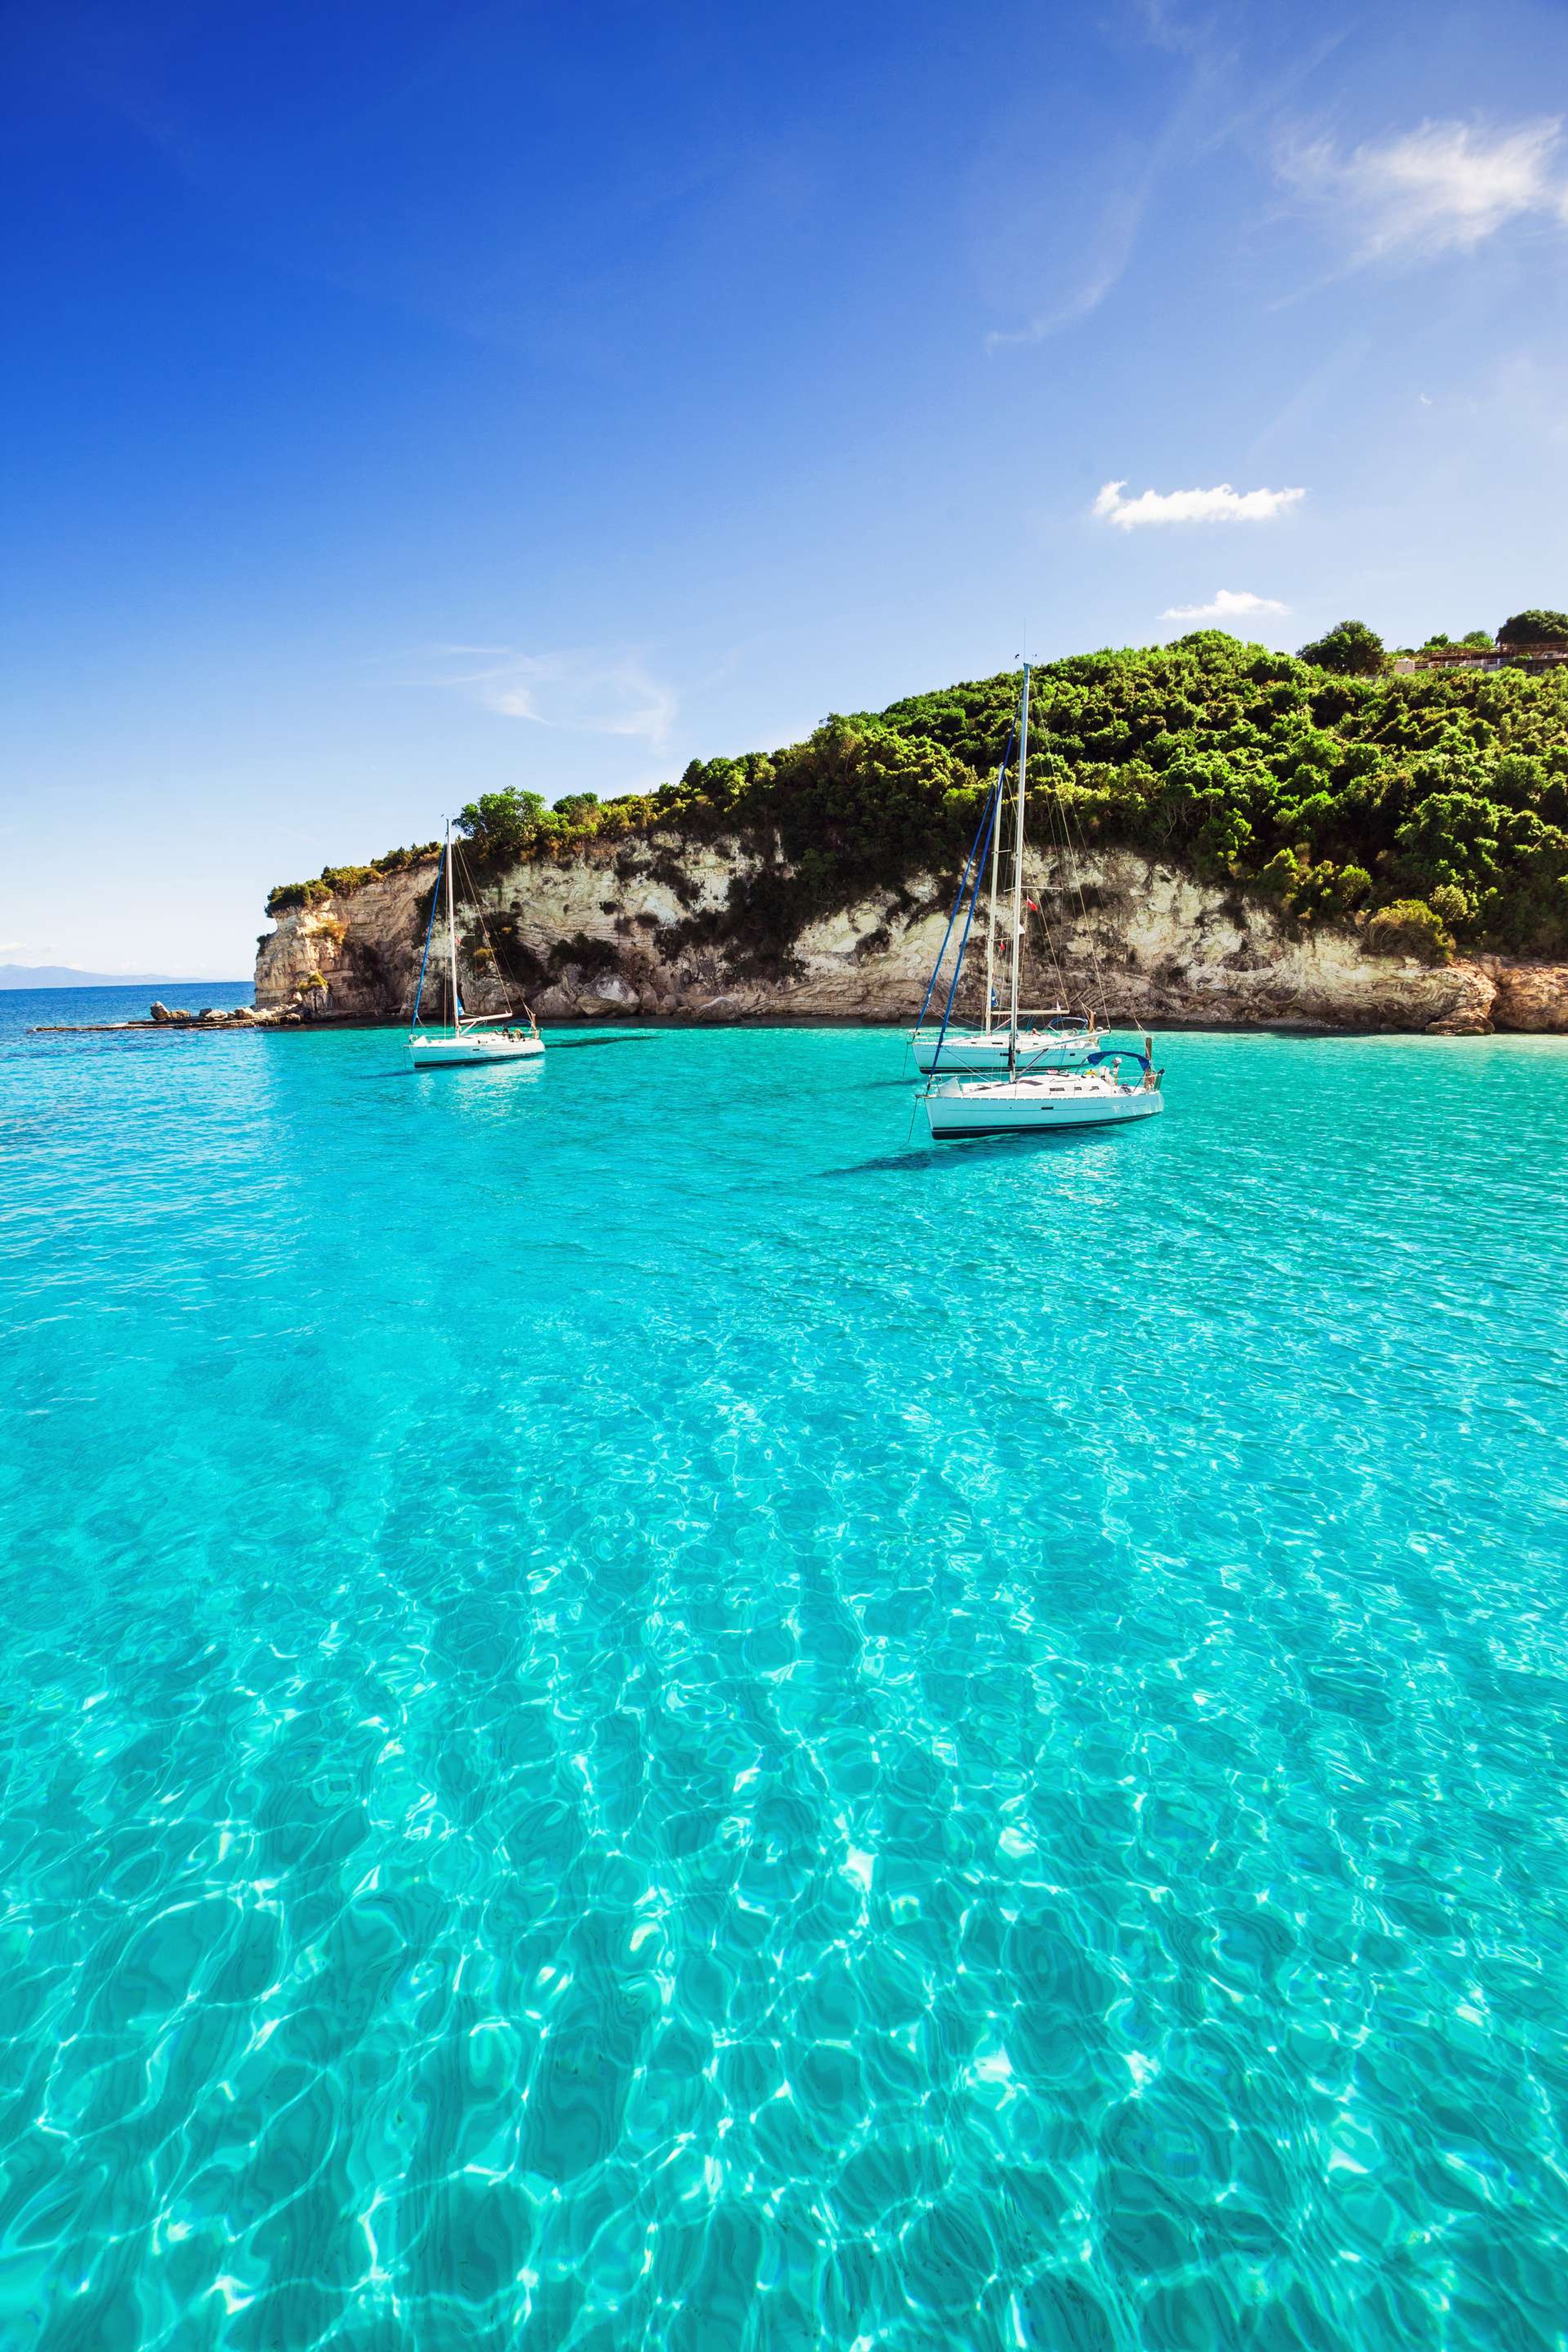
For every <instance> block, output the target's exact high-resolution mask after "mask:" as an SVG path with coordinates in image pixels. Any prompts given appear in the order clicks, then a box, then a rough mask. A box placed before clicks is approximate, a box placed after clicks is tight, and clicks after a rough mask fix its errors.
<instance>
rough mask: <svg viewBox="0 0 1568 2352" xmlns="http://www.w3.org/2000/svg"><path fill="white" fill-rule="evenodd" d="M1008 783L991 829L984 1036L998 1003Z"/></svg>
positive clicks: (999, 790)
mask: <svg viewBox="0 0 1568 2352" xmlns="http://www.w3.org/2000/svg"><path fill="white" fill-rule="evenodd" d="M1005 782H1006V773H1005V769H1004V772H1003V774H1002V775H1001V776H999V777H998V778H997V780H996V817H995V822H994V824H993V825H992V827H991V907H990V911H989V913H988V914H987V916H986V918H985V1023H984V1035H985V1036H987V1037H989V1036H990V1034H991V1008H992V1006H993V1005H994V1003H995V1002H996V868H997V866H998V864H999V862H1000V859H1001V856H1002V787H1003V785H1004V783H1005Z"/></svg>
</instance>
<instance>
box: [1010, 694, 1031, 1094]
mask: <svg viewBox="0 0 1568 2352" xmlns="http://www.w3.org/2000/svg"><path fill="white" fill-rule="evenodd" d="M1028 771H1029V665H1028V663H1027V662H1026V663H1025V664H1024V716H1023V719H1022V722H1021V724H1020V727H1019V730H1018V822H1017V825H1016V830H1015V832H1014V835H1013V974H1012V985H1011V987H1010V989H1009V992H1008V1003H1007V1076H1008V1077H1009V1078H1016V1076H1017V1075H1018V967H1019V965H1020V964H1021V963H1022V962H1023V961H1024V782H1025V778H1026V776H1027V774H1028Z"/></svg>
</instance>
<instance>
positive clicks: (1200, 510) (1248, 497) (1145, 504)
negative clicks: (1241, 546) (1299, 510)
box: [1094, 482, 1307, 530]
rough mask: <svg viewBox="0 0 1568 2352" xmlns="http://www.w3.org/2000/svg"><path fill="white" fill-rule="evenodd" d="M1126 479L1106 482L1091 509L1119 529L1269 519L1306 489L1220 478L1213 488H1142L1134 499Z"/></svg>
mask: <svg viewBox="0 0 1568 2352" xmlns="http://www.w3.org/2000/svg"><path fill="white" fill-rule="evenodd" d="M1126 488H1127V485H1126V483H1125V482H1107V483H1106V485H1105V487H1104V488H1103V489H1102V490H1101V491H1100V496H1099V497H1098V498H1097V499H1096V500H1095V502H1094V511H1095V513H1096V514H1097V515H1098V516H1100V520H1102V521H1104V522H1113V523H1114V524H1115V525H1116V527H1117V529H1118V530H1140V529H1141V528H1142V526H1143V524H1145V523H1155V522H1272V521H1273V520H1274V518H1275V516H1276V515H1280V514H1283V513H1284V512H1285V510H1286V509H1287V508H1288V507H1293V506H1295V505H1296V504H1297V503H1298V502H1299V501H1300V499H1304V498H1305V497H1306V495H1307V493H1306V491H1305V490H1233V489H1232V488H1231V487H1230V484H1229V483H1228V482H1221V483H1220V484H1219V486H1218V487H1217V488H1215V489H1212V490H1143V491H1141V492H1140V494H1139V496H1138V497H1137V498H1135V499H1128V498H1123V497H1122V495H1121V494H1122V492H1123V491H1124V490H1125V489H1126Z"/></svg>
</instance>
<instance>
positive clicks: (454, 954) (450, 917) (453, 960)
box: [447, 817, 458, 1036]
mask: <svg viewBox="0 0 1568 2352" xmlns="http://www.w3.org/2000/svg"><path fill="white" fill-rule="evenodd" d="M447 964H448V967H449V969H450V971H451V975H452V977H451V982H450V986H451V990H452V1034H453V1035H454V1036H456V1035H457V1034H458V919H457V916H456V915H455V914H454V912H453V910H452V820H451V818H450V817H448V818H447Z"/></svg>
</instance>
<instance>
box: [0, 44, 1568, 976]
mask: <svg viewBox="0 0 1568 2352" xmlns="http://www.w3.org/2000/svg"><path fill="white" fill-rule="evenodd" d="M0 47H3V50H4V65H5V71H4V74H3V75H0V87H3V89H4V93H5V94H4V96H3V98H0V174H3V176H4V181H5V202H6V210H7V215H8V217H9V219H10V222H11V223H12V235H11V236H10V237H8V238H7V240H6V241H5V251H4V257H3V258H0V276H3V278H4V281H5V282H4V287H3V295H4V301H5V320H6V324H7V337H6V341H7V345H8V355H7V361H6V365H5V370H4V372H3V375H0V468H3V470H4V485H3V488H4V514H5V551H6V561H5V566H4V570H3V573H0V603H3V614H0V618H3V623H4V627H3V632H0V647H3V650H0V665H3V668H4V677H3V679H0V687H3V689H4V690H3V696H0V701H3V710H4V715H3V716H0V776H3V777H4V780H5V782H4V800H5V805H4V808H3V809H0V845H3V850H4V854H3V856H0V960H11V961H25V962H43V961H66V962H73V963H77V964H81V965H86V966H90V967H92V968H97V969H107V970H113V969H117V968H126V969H132V968H134V969H148V968H151V967H152V966H153V965H157V966H159V967H160V968H167V969H170V970H174V971H188V972H190V973H192V974H201V975H205V976H211V977H217V976H219V975H222V974H228V973H243V972H244V971H247V970H248V968H249V961H250V958H251V955H252V953H253V950H254V942H255V937H256V934H257V932H258V930H259V929H262V928H263V918H262V915H261V901H262V898H263V897H264V895H265V892H266V890H267V888H268V885H269V884H271V883H272V882H274V881H279V880H285V879H292V878H295V877H299V876H301V875H305V874H309V873H313V872H314V871H316V870H317V869H318V868H319V867H320V866H321V865H322V864H323V863H324V862H327V861H334V862H338V861H347V860H352V859H356V858H361V857H364V856H372V855H374V854H375V853H377V852H379V851H381V850H384V849H386V848H389V847H391V846H393V845H395V844H397V843H401V842H405V841H410V840H420V839H426V838H428V837H429V836H430V835H433V834H434V833H435V832H436V831H437V826H438V823H439V820H440V817H441V815H442V814H443V812H444V811H445V810H447V809H448V808H452V807H456V806H458V805H459V804H460V803H462V802H463V801H464V800H466V799H468V798H470V797H471V796H472V795H473V794H474V793H476V792H479V791H481V790H488V789H491V788H493V787H495V786H497V785H500V784H502V783H507V782H515V783H519V784H524V785H528V786H531V787H533V788H534V789H537V790H540V791H542V792H544V793H547V794H549V795H550V796H552V797H554V796H555V795H557V794H559V793H563V792H567V791H574V790H581V789H584V788H589V789H593V790H596V791H598V792H600V793H614V792H617V791H625V790H627V789H630V788H632V787H635V786H640V785H644V784H648V783H651V782H658V781H659V780H661V779H662V778H664V777H667V776H671V775H675V774H678V773H679V771H680V769H681V768H682V767H683V766H684V765H685V764H686V761H688V760H689V759H690V758H691V757H693V756H694V755H702V756H706V755H709V754H711V753H714V752H717V751H738V750H743V749H748V748H752V747H760V748H767V747H771V746H773V745H774V744H776V743H780V742H784V741H787V740H792V739H794V738H795V737H797V736H799V735H800V734H802V733H804V732H805V731H806V730H808V729H809V728H810V727H811V726H812V725H813V724H814V723H815V722H816V720H817V719H819V718H821V717H822V716H823V715H824V714H825V713H826V712H827V711H828V710H830V709H863V708H871V707H876V706H878V705H880V704H882V703H884V702H887V701H889V700H890V699H891V698H893V697H895V696H896V695H899V694H902V693H907V692H911V691H914V690H917V689H919V688H925V687H930V686H937V685H941V684H944V683H946V682H947V681H949V680H950V679H952V678H957V677H972V676H977V675H985V674H988V673H989V672H991V671H993V670H995V669H998V668H1001V667H1005V666H1006V665H1008V664H1010V663H1012V662H1014V661H1015V660H1016V658H1017V656H1018V655H1019V654H1020V652H1021V651H1022V650H1023V648H1024V646H1025V644H1026V643H1027V646H1028V648H1029V650H1030V651H1031V652H1032V653H1033V654H1035V655H1037V656H1049V655H1051V654H1054V653H1058V652H1064V651H1070V650H1078V649H1080V648H1083V647H1087V646H1097V645H1104V644H1128V643H1134V642H1147V641H1151V640H1153V639H1157V638H1159V637H1161V636H1163V635H1176V634H1179V633H1180V632H1181V630H1182V629H1184V628H1185V627H1189V626H1193V625H1197V619H1198V618H1199V617H1201V616H1202V615H1203V614H1205V612H1207V611H1209V610H1211V609H1212V608H1214V607H1215V604H1216V602H1217V601H1219V600H1220V597H1221V592H1224V593H1225V597H1226V599H1228V600H1230V601H1229V602H1228V604H1226V612H1225V614H1224V615H1222V617H1224V618H1225V621H1226V625H1230V626H1233V627H1235V628H1236V629H1237V631H1238V633H1239V634H1243V635H1257V636H1261V637H1263V638H1264V639H1265V640H1267V641H1268V642H1271V643H1275V644H1279V645H1288V646H1295V645H1298V644H1300V643H1301V642H1302V641H1304V640H1305V639H1306V638H1307V637H1308V636H1310V635H1312V634H1314V633H1315V632H1316V631H1318V630H1319V629H1320V628H1321V627H1322V626H1323V625H1326V624H1328V623H1330V622H1332V621H1334V620H1336V619H1338V618H1340V617H1341V616H1342V615H1344V614H1354V615H1357V616H1359V617H1363V618H1365V619H1368V620H1370V621H1371V622H1372V623H1373V625H1374V626H1376V627H1378V628H1380V629H1381V630H1382V631H1383V632H1384V635H1386V636H1387V637H1388V638H1389V640H1390V641H1391V642H1394V641H1404V640H1406V639H1408V638H1410V637H1412V636H1414V637H1415V638H1416V639H1419V638H1420V637H1422V636H1425V635H1427V634H1429V633H1430V632H1431V631H1433V630H1436V629H1448V630H1450V631H1453V632H1456V633H1457V632H1459V631H1462V630H1464V629H1468V628H1471V627H1475V626H1478V625H1489V626H1491V625H1496V623H1497V622H1498V621H1499V620H1500V619H1501V618H1502V617H1503V616H1504V615H1505V614H1507V613H1509V612H1510V611H1513V610H1515V609H1517V608H1518V607H1519V606H1521V605H1522V604H1541V603H1546V604H1558V605H1563V604H1568V531H1565V529H1564V524H1565V521H1568V516H1565V512H1564V508H1565V492H1568V299H1565V291H1564V288H1565V279H1564V262H1565V260H1568V131H1565V130H1564V127H1563V123H1562V122H1561V121H1559V120H1558V119H1557V116H1556V115H1555V113H1554V112H1553V107H1552V100H1553V94H1554V93H1556V94H1558V96H1559V99H1560V101H1561V103H1562V104H1563V109H1564V110H1565V111H1568V96H1564V95H1563V94H1564V93H1568V11H1565V10H1564V9H1563V7H1562V6H1561V5H1552V6H1545V5H1531V0H1494V5H1489V6H1487V7H1485V8H1481V7H1479V6H1473V5H1472V6H1466V7H1445V6H1444V5H1441V0H1426V5H1420V6H1405V5H1400V0H1385V4H1384V5H1381V6H1379V7H1378V8H1377V9H1375V10H1370V11H1369V10H1366V9H1364V8H1363V7H1358V8H1352V7H1349V6H1346V7H1343V8H1339V9H1336V8H1335V6H1333V5H1331V0H1330V5H1323V0H1319V5H1313V6H1311V7H1304V6H1297V5H1293V0H1279V5H1273V6H1270V7H1268V8H1264V7H1261V6H1253V7H1236V6H1228V5H1225V0H1216V5H1214V6H1211V7H1198V6H1194V7H1190V8H1189V7H1188V6H1186V5H1184V0H1105V5H1102V6H1100V7H1099V8H1095V7H1094V6H1092V5H1091V6H1089V7H1088V8H1081V7H1077V6H1075V7H1070V8H1069V7H1060V6H1055V5H1049V6H1042V5H1029V6H1024V5H1011V0H1001V5H992V6H990V7H987V8H984V9H976V10H957V9H954V8H953V7H952V5H942V6H934V5H923V0H900V5H881V0H869V5H860V6H858V7H857V6H850V7H845V6H844V5H842V0H839V5H834V6H825V5H818V0H794V5H791V6H790V7H789V8H788V9H784V8H782V7H781V8H778V9H776V10H773V11H769V10H765V9H743V8H741V9H738V8H734V7H728V8H719V7H715V6H699V5H681V0H666V5H658V6H655V5H640V6H629V5H616V0H608V5H604V6H602V7H600V8H599V9H597V10H586V9H583V8H580V7H566V6H562V5H549V0H546V5H531V6H522V5H513V0H491V4H490V5H485V6H482V7H465V6H463V5H450V4H449V0H448V5H443V6H439V7H437V6H435V5H406V0H380V5H377V6H375V7H374V8H372V7H370V6H368V5H339V0H311V5H291V0H268V5H265V6H262V5H254V0H228V4H227V5H216V0H200V5H198V4H197V0H184V5H156V0H149V5H135V0H118V5H105V4H104V0H95V5H91V6H79V5H72V0H48V5H36V6H35V5H20V6H18V5H11V6H10V7H9V8H8V9H7V10H6V11H5V14H4V15H3V16H0ZM1109 485H1120V486H1121V487H1120V488H1115V489H1112V488H1108V486H1109ZM1237 600H1240V601H1237ZM1248 600H1258V601H1257V602H1256V603H1252V602H1249V601H1248ZM1173 615H1193V616H1194V617H1192V618H1188V617H1171V616H1173Z"/></svg>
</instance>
